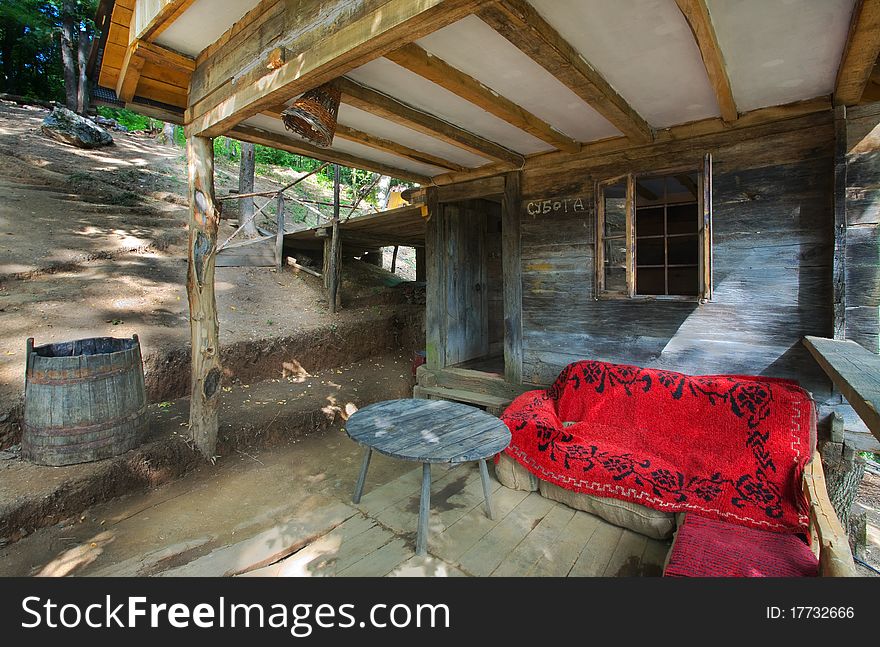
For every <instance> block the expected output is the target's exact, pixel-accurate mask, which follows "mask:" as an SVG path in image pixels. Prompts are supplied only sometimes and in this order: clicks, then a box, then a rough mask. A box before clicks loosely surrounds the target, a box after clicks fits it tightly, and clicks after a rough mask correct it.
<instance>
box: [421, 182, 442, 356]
mask: <svg viewBox="0 0 880 647" xmlns="http://www.w3.org/2000/svg"><path fill="white" fill-rule="evenodd" d="M425 204H426V205H427V207H428V223H427V229H426V230H425V257H426V263H425V266H426V267H425V269H426V275H425V278H426V281H427V287H426V289H425V310H426V312H425V337H426V339H425V353H426V360H425V364H426V365H427V367H428V368H429V369H432V370H436V369H440V368H443V366H444V364H445V357H446V349H445V347H444V340H445V337H446V335H445V333H444V329H445V325H444V322H445V320H446V271H445V270H446V266H445V265H444V263H443V259H444V251H445V250H444V246H445V243H444V237H443V214H442V213H441V207H440V202H439V201H438V200H437V187H433V186H429V187H427V188H426V189H425Z"/></svg>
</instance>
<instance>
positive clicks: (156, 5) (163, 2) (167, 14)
mask: <svg viewBox="0 0 880 647" xmlns="http://www.w3.org/2000/svg"><path fill="white" fill-rule="evenodd" d="M194 1H195V0H137V4H136V5H135V11H134V23H135V31H136V33H135V34H134V37H135V38H136V39H137V40H145V41H152V40H155V39H156V38H158V37H159V35H160V34H161V33H162V32H163V31H165V30H166V29H167V28H168V27H169V26H171V24H172V23H173V22H174V21H175V20H177V19H178V18H179V17H180V15H181V14H183V12H184V11H186V10H187V9H189V6H190V5H191V4H192V3H193V2H194Z"/></svg>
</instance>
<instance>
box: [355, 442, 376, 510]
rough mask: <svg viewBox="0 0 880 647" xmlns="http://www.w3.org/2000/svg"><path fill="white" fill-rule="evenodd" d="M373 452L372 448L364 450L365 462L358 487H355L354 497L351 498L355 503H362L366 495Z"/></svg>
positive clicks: (359, 475)
mask: <svg viewBox="0 0 880 647" xmlns="http://www.w3.org/2000/svg"><path fill="white" fill-rule="evenodd" d="M372 454H373V450H372V448H370V447H367V448H365V449H364V462H363V463H361V473H360V474H358V480H357V485H355V486H354V496H353V497H352V498H351V500H352V502H353V503H360V502H361V496H363V494H364V484H365V483H366V482H367V468H369V467H370V456H372Z"/></svg>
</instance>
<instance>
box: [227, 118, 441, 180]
mask: <svg viewBox="0 0 880 647" xmlns="http://www.w3.org/2000/svg"><path fill="white" fill-rule="evenodd" d="M227 134H228V135H229V136H230V137H233V138H234V139H238V140H240V141H246V142H251V143H253V144H260V145H261V146H269V147H270V148H277V149H279V150H283V151H287V152H289V153H295V154H297V155H305V156H306V157H312V158H314V159H318V160H321V161H324V162H335V163H337V164H342V165H344V166H351V167H353V168H359V169H363V170H365V171H373V172H374V173H379V174H381V175H389V176H391V177H393V178H397V179H399V180H408V181H410V182H418V183H419V184H431V178H429V177H428V176H426V175H420V174H419V173H413V172H412V171H406V170H404V169H401V168H396V167H393V166H388V165H386V164H381V163H379V162H373V161H371V160H368V159H364V158H362V157H358V156H356V155H350V154H348V153H342V152H339V151H334V150H331V149H329V148H318V147H317V146H312V145H311V144H309V143H307V142H304V141H302V140H298V139H292V138H290V137H285V136H284V135H280V134H278V133H273V132H270V131H268V130H263V129H262V128H255V127H254V126H248V125H246V124H238V125H237V126H236V127H235V128H233V129H231V130H230V131H229V132H228V133H227Z"/></svg>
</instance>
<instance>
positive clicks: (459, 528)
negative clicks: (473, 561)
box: [428, 487, 529, 564]
mask: <svg viewBox="0 0 880 647" xmlns="http://www.w3.org/2000/svg"><path fill="white" fill-rule="evenodd" d="M528 494H529V493H528V492H522V491H520V490H511V489H510V488H506V487H500V488H498V489H497V490H496V491H495V493H494V494H493V498H492V505H493V508H494V510H495V519H494V520H493V519H489V518H488V517H487V516H486V514H485V513H484V512H483V509H482V508H481V507H480V506H477V507H475V508H473V509H472V510H471V511H470V512H468V513H467V514H466V515H464V516H463V517H462V518H461V519H459V520H458V521H456V522H455V523H454V524H452V525H451V526H449V528H447V529H446V530H445V531H444V532H442V533H440V534H435V535H430V536H429V537H428V551H429V552H431V553H433V554H434V555H437V556H438V557H440V558H442V559H444V560H446V561H447V562H450V563H453V564H455V563H457V562H458V560H459V558H460V557H461V555H462V554H463V553H465V552H466V551H467V550H468V549H470V548H471V547H472V546H473V545H474V544H476V543H477V542H478V541H479V540H480V539H481V538H482V537H484V536H485V535H486V534H487V533H488V532H489V531H491V530H492V529H493V528H494V527H495V526H497V525H498V524H499V523H501V521H503V520H504V519H505V518H506V517H507V515H508V514H510V512H511V511H512V510H513V509H514V508H516V506H518V505H519V504H520V503H521V502H522V500H523V499H525V498H526V497H527V496H528Z"/></svg>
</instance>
